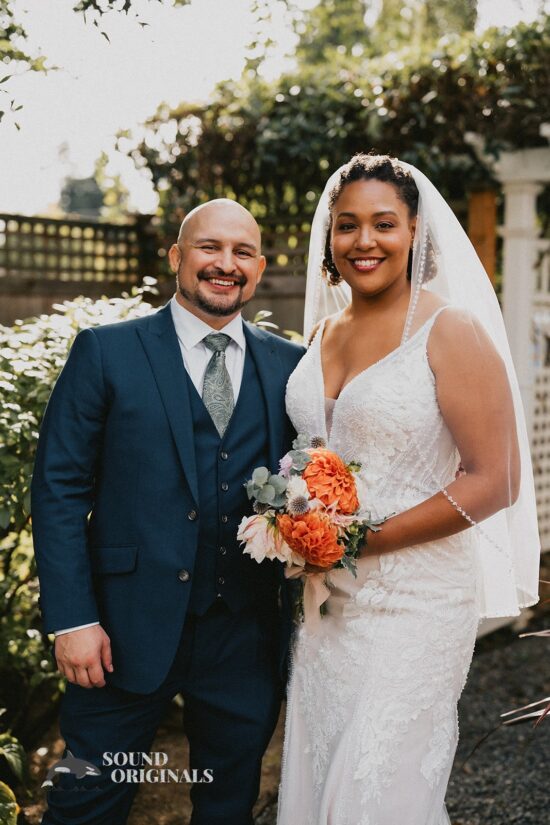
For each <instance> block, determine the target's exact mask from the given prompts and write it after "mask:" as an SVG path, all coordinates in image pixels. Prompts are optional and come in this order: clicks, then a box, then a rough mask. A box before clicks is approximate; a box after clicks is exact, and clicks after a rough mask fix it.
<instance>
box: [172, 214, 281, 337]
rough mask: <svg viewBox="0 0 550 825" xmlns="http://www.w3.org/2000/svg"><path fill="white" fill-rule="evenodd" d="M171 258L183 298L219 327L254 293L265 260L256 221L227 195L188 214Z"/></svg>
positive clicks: (182, 300) (201, 315)
mask: <svg viewBox="0 0 550 825" xmlns="http://www.w3.org/2000/svg"><path fill="white" fill-rule="evenodd" d="M168 258H169V261H170V266H171V268H172V270H173V272H175V273H176V274H177V285H178V291H177V293H176V298H177V300H178V302H179V303H181V304H182V306H184V307H185V308H186V309H188V310H189V311H190V312H193V313H194V314H195V315H197V316H198V317H200V318H202V319H203V320H204V321H206V322H207V323H208V324H210V325H211V326H214V327H215V328H216V329H221V328H222V326H224V324H226V323H227V322H228V320H231V318H233V317H235V316H236V315H237V314H238V313H239V311H240V309H241V308H242V307H243V306H244V305H245V304H246V303H248V301H250V299H251V298H252V297H253V296H254V293H255V291H256V285H257V284H258V282H259V281H260V279H261V277H262V274H263V271H264V269H265V265H266V261H265V258H264V257H263V255H262V253H261V236H260V228H259V226H258V224H257V223H256V220H255V219H254V217H253V216H252V215H251V214H250V212H249V211H248V209H245V208H244V206H241V205H240V204H239V203H237V202H236V201H232V200H228V199H227V198H217V199H216V200H212V201H208V203H204V204H201V206H197V207H196V208H195V209H193V210H192V211H191V212H189V214H188V215H186V217H185V219H184V220H183V221H182V224H181V226H180V230H179V233H178V240H177V243H175V244H173V245H172V246H171V248H170V250H169V253H168Z"/></svg>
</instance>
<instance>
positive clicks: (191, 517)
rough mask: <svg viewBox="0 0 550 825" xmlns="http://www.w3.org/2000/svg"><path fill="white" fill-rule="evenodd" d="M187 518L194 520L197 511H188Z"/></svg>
mask: <svg viewBox="0 0 550 825" xmlns="http://www.w3.org/2000/svg"><path fill="white" fill-rule="evenodd" d="M187 518H188V519H189V521H195V519H196V518H197V511H196V510H191V511H190V512H189V513H187Z"/></svg>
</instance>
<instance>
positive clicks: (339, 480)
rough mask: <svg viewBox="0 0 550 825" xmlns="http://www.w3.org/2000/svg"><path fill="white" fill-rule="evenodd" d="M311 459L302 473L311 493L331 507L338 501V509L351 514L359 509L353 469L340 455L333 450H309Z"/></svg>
mask: <svg viewBox="0 0 550 825" xmlns="http://www.w3.org/2000/svg"><path fill="white" fill-rule="evenodd" d="M307 452H308V453H309V455H310V456H311V461H310V462H309V464H308V465H307V466H306V468H305V470H304V471H303V473H302V477H303V479H304V481H305V482H306V484H307V488H308V490H309V492H310V495H311V496H313V497H314V498H318V499H319V500H320V501H322V502H323V504H324V505H325V507H329V506H330V505H331V504H334V502H337V503H338V510H339V511H340V512H341V513H344V514H345V515H351V514H352V513H355V511H356V510H358V509H359V500H358V498H357V488H356V486H355V480H354V478H353V474H352V472H351V470H348V468H347V467H346V465H345V464H344V462H343V461H342V459H341V458H340V456H338V455H336V453H333V452H332V451H331V450H325V449H319V450H308V451H307Z"/></svg>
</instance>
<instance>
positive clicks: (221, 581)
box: [218, 576, 225, 585]
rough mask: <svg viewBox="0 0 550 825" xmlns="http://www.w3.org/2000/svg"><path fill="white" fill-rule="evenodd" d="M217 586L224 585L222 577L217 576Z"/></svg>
mask: <svg viewBox="0 0 550 825" xmlns="http://www.w3.org/2000/svg"><path fill="white" fill-rule="evenodd" d="M218 584H220V585H221V584H225V579H224V577H223V576H218Z"/></svg>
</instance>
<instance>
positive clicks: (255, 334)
mask: <svg viewBox="0 0 550 825" xmlns="http://www.w3.org/2000/svg"><path fill="white" fill-rule="evenodd" d="M244 332H245V337H246V344H247V346H248V348H249V350H250V354H251V355H252V358H253V359H254V363H255V365H256V369H257V371H258V376H259V379H260V384H261V386H262V391H263V394H264V398H265V403H266V408H267V421H268V436H269V463H270V468H271V470H272V471H275V470H277V469H278V467H279V460H280V458H281V457H282V449H283V437H284V432H285V423H286V414H285V404H284V397H285V388H286V380H287V376H286V374H285V372H284V370H283V365H282V363H281V359H280V356H279V353H278V352H277V349H276V347H275V344H274V342H273V341H272V340H271V337H270V336H268V335H266V334H265V333H264V332H263V331H262V330H261V329H259V328H258V327H256V326H255V325H254V324H250V323H249V322H248V321H245V323H244Z"/></svg>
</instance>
